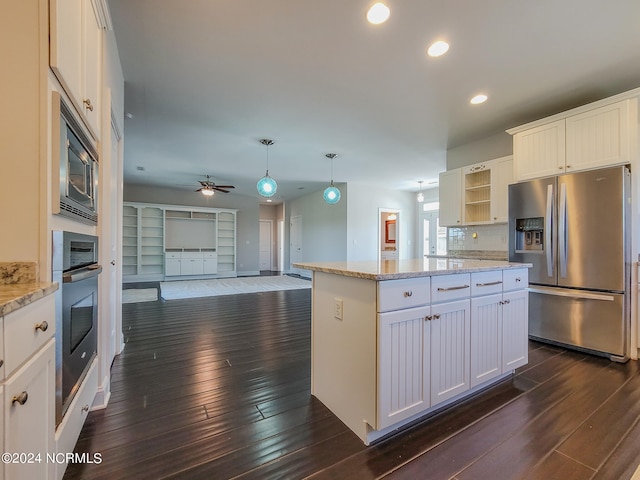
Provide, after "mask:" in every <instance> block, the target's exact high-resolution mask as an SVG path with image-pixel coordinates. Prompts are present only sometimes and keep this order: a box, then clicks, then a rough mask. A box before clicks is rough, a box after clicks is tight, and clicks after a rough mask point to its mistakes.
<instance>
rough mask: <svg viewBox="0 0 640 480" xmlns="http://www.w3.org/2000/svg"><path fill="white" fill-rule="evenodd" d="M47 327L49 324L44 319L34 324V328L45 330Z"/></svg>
mask: <svg viewBox="0 0 640 480" xmlns="http://www.w3.org/2000/svg"><path fill="white" fill-rule="evenodd" d="M48 329H49V324H48V323H47V322H46V321H43V322H40V323H38V324H36V330H42V331H43V332H46V331H47V330H48Z"/></svg>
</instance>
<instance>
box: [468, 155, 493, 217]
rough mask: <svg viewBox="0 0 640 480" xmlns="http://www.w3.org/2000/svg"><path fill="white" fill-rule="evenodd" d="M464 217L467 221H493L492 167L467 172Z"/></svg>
mask: <svg viewBox="0 0 640 480" xmlns="http://www.w3.org/2000/svg"><path fill="white" fill-rule="evenodd" d="M464 219H465V223H480V222H487V223H488V222H490V221H491V169H489V168H484V166H483V168H482V169H480V167H478V168H477V169H476V170H474V171H471V172H465V175H464Z"/></svg>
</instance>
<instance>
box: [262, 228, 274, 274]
mask: <svg viewBox="0 0 640 480" xmlns="http://www.w3.org/2000/svg"><path fill="white" fill-rule="evenodd" d="M272 226H273V224H272V222H271V221H270V220H260V271H264V270H271V249H272V244H273V242H272V240H271V236H272V230H273V228H272Z"/></svg>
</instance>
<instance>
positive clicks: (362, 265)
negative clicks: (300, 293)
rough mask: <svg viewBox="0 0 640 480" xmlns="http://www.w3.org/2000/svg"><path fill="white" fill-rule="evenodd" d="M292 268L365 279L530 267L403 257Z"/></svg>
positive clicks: (314, 264)
mask: <svg viewBox="0 0 640 480" xmlns="http://www.w3.org/2000/svg"><path fill="white" fill-rule="evenodd" d="M293 266H294V267H295V268H300V269H303V270H311V271H314V272H324V273H333V274H336V275H344V276H347V277H357V278H362V279H367V280H396V279H401V278H416V277H431V276H435V275H449V274H452V273H475V272H485V271H489V270H507V269H512V268H530V267H532V264H530V263H513V262H507V261H500V260H473V259H467V258H433V257H425V258H423V259H422V258H418V259H407V260H381V261H375V260H372V261H346V262H299V263H294V264H293Z"/></svg>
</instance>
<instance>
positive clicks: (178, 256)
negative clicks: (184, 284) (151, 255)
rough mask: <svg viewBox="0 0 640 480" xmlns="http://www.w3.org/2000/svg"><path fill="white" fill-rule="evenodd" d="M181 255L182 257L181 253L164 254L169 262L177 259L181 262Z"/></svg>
mask: <svg viewBox="0 0 640 480" xmlns="http://www.w3.org/2000/svg"><path fill="white" fill-rule="evenodd" d="M180 255H182V254H181V253H180V252H166V253H165V254H164V257H165V258H166V259H167V260H169V259H176V260H180Z"/></svg>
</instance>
